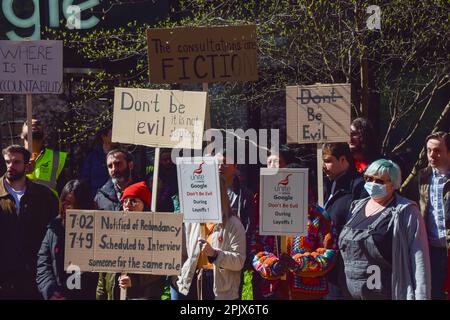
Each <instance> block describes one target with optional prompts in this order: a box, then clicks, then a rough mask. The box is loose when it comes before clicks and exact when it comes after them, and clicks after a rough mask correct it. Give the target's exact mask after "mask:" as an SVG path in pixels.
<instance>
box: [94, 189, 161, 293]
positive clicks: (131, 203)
mask: <svg viewBox="0 0 450 320" xmlns="http://www.w3.org/2000/svg"><path fill="white" fill-rule="evenodd" d="M150 199H151V194H150V190H149V189H148V187H147V185H146V184H145V182H143V181H142V182H138V183H135V184H132V185H130V186H128V187H127V188H126V189H125V190H124V191H123V195H122V198H121V201H122V204H123V210H124V211H141V212H142V211H150V201H151V200H150ZM165 278H166V277H165V276H155V275H147V274H133V273H130V274H126V275H125V274H124V275H121V276H119V280H118V283H119V287H120V288H123V289H125V288H126V289H127V299H129V300H136V299H138V300H160V299H161V295H162V294H163V291H164V283H165ZM104 279H105V280H106V281H105V282H104V284H103V287H108V281H107V279H106V277H105V278H104ZM110 283H111V285H110V286H111V287H112V288H106V291H108V299H114V298H115V297H117V295H116V294H113V293H112V292H113V291H115V290H114V287H115V283H116V282H115V281H114V282H112V281H111V282H110ZM100 285H101V283H100V281H99V286H100ZM109 290H110V291H109ZM97 292H98V288H97Z"/></svg>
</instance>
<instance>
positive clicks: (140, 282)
mask: <svg viewBox="0 0 450 320" xmlns="http://www.w3.org/2000/svg"><path fill="white" fill-rule="evenodd" d="M119 275H120V274H119V273H100V274H99V277H98V284H97V292H96V298H97V300H120V287H119ZM128 276H129V277H130V278H131V287H130V288H128V289H127V299H144V300H161V295H162V294H163V292H164V284H165V279H166V277H165V276H156V275H149V274H134V273H129V274H128Z"/></svg>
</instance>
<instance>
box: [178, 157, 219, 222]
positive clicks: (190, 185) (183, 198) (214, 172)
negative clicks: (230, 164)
mask: <svg viewBox="0 0 450 320" xmlns="http://www.w3.org/2000/svg"><path fill="white" fill-rule="evenodd" d="M177 174H178V189H179V194H180V205H181V212H182V213H183V217H184V218H183V222H191V223H206V222H214V223H221V222H222V206H221V203H220V183H219V170H218V162H217V159H216V158H214V157H194V158H177Z"/></svg>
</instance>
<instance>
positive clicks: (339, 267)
mask: <svg viewBox="0 0 450 320" xmlns="http://www.w3.org/2000/svg"><path fill="white" fill-rule="evenodd" d="M332 187H333V181H330V179H328V178H325V182H324V203H325V205H324V207H325V210H326V211H327V212H328V214H329V215H330V218H331V220H332V221H333V223H334V226H335V230H336V233H337V235H336V236H337V237H338V238H339V234H340V233H341V231H342V229H343V228H344V225H345V224H346V223H347V221H348V219H349V218H350V215H351V213H350V205H351V203H352V202H353V201H354V200H358V199H362V198H366V197H368V196H369V195H368V194H367V191H366V190H365V189H364V179H363V178H362V176H361V174H360V173H358V172H357V171H356V169H352V168H349V169H348V170H347V172H346V173H344V174H343V175H342V176H341V177H339V178H338V179H337V180H336V186H335V188H334V190H333V196H332V197H331V198H330V194H331V190H332ZM327 279H328V281H329V282H330V283H332V284H334V285H336V286H338V287H339V289H340V291H341V294H342V295H343V297H345V298H349V297H350V296H349V293H348V291H347V286H346V284H345V274H344V264H343V261H342V257H341V255H340V254H338V255H337V256H336V263H335V265H334V267H333V269H332V270H331V271H330V272H329V273H328V275H327Z"/></svg>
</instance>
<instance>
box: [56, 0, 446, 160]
mask: <svg viewBox="0 0 450 320" xmlns="http://www.w3.org/2000/svg"><path fill="white" fill-rule="evenodd" d="M374 4H375V5H379V6H380V8H381V31H373V30H369V28H367V27H366V21H367V19H368V17H369V13H367V12H366V9H367V7H368V6H369V5H374ZM242 24H256V26H257V38H258V69H259V81H256V82H239V83H224V84H211V85H210V105H211V114H212V118H213V126H214V127H219V128H230V127H232V128H233V127H243V126H245V125H246V124H245V123H244V124H243V123H242V117H241V114H240V112H246V111H245V110H246V109H247V108H249V109H250V111H251V112H250V113H249V114H255V112H253V111H257V110H258V109H259V108H265V109H270V108H271V107H272V106H276V107H277V109H279V107H282V106H283V105H284V103H285V102H284V100H283V98H282V97H283V92H284V90H285V86H286V85H293V84H313V83H316V82H322V83H331V82H335V83H339V82H350V83H352V90H353V95H352V100H353V103H354V105H353V111H354V113H355V114H356V115H359V114H361V113H362V112H363V111H364V110H363V108H362V104H361V92H362V91H361V82H362V81H361V62H362V61H363V60H364V59H368V61H369V63H371V65H372V68H373V72H372V75H373V76H374V77H375V87H376V88H377V90H378V91H379V93H380V97H381V100H382V101H385V102H386V107H387V108H388V110H389V111H388V114H389V115H390V118H389V119H387V120H388V124H387V125H386V126H385V127H389V128H390V129H389V128H388V129H387V133H389V134H390V133H392V132H391V131H389V130H394V129H395V128H396V127H398V124H399V123H404V122H405V120H406V119H408V120H409V123H411V124H412V127H411V128H409V131H408V130H404V132H410V131H411V130H413V124H414V123H415V122H416V121H417V120H418V117H419V113H418V112H419V111H420V109H421V108H423V101H426V99H427V97H429V96H430V95H431V94H436V93H437V92H436V91H434V92H433V88H435V87H439V90H442V89H445V85H446V82H445V81H444V82H442V81H443V79H444V80H445V77H448V68H449V66H448V60H449V52H450V50H449V42H448V39H449V38H450V37H449V35H450V34H449V28H448V27H449V26H448V13H447V3H446V1H444V0H434V1H426V2H425V1H423V2H411V1H407V0H397V1H390V2H387V1H366V0H364V1H361V0H345V1H324V0H321V1H318V0H315V1H313V0H297V1H294V0H291V1H280V0H279V1H277V0H259V1H256V0H252V1H241V0H209V1H200V0H181V1H179V2H178V3H177V4H176V5H175V6H174V7H173V8H172V10H171V14H170V16H169V17H167V18H164V19H161V20H160V21H159V22H158V23H156V24H154V25H145V24H144V25H138V24H137V23H135V22H130V23H129V24H128V25H127V26H123V27H118V28H115V29H110V30H100V29H99V30H94V31H90V32H86V33H73V32H65V31H50V37H52V38H61V39H64V41H65V45H66V46H69V47H71V48H74V49H76V50H77V51H78V53H79V54H80V55H82V56H83V57H84V58H86V59H88V60H90V61H93V62H95V63H96V64H98V67H99V68H101V69H103V70H104V71H102V72H100V73H96V74H93V75H92V76H91V77H89V78H86V79H84V80H83V81H82V82H81V83H80V84H79V87H77V88H76V92H77V94H76V96H75V98H74V99H73V100H74V101H73V103H72V104H71V105H72V108H73V110H74V111H75V114H76V115H77V117H76V121H75V123H73V126H76V127H81V128H83V130H85V129H88V128H86V127H83V125H85V126H87V127H90V128H91V129H92V126H93V123H95V125H96V126H99V125H100V124H101V123H102V122H104V121H110V119H111V108H109V109H107V110H99V113H98V114H97V115H96V116H93V115H90V116H89V119H90V120H92V121H91V122H86V119H84V118H83V117H82V116H81V115H82V114H83V110H84V109H85V108H86V105H87V104H89V103H90V102H92V101H96V99H98V98H100V97H105V98H107V99H108V104H109V105H111V104H112V96H113V88H114V86H126V87H140V88H166V89H167V88H169V85H154V84H151V83H149V80H148V61H147V38H146V30H147V29H148V28H155V27H165V28H173V27H177V26H213V25H242ZM430 81H431V83H430V86H429V87H427V88H426V84H427V83H429V82H430ZM447 83H448V81H447ZM442 85H444V87H442ZM191 87H192V86H191ZM424 88H425V89H426V90H424V91H423V92H422V89H424ZM439 90H438V91H439ZM411 92H413V93H414V94H411ZM280 97H281V98H280ZM421 102H422V103H421ZM78 115H80V116H79V117H78ZM94 119H95V121H93V120H94ZM91 131H92V132H95V130H91ZM71 132H74V130H71ZM394 136H395V137H397V138H398V139H397V140H396V141H389V139H385V141H384V142H385V147H386V148H387V147H388V146H390V147H389V148H390V149H392V148H394V146H395V143H396V142H397V141H399V140H400V141H401V136H402V135H394ZM75 137H76V138H77V139H78V138H79V137H78V136H72V138H75ZM69 140H70V137H69ZM385 151H389V150H385Z"/></svg>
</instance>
